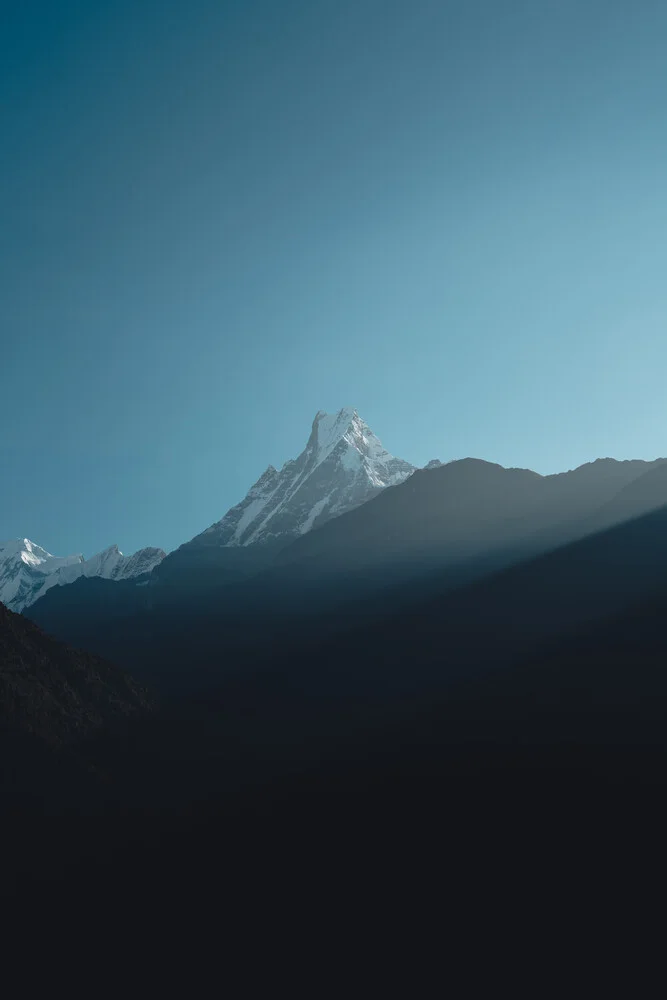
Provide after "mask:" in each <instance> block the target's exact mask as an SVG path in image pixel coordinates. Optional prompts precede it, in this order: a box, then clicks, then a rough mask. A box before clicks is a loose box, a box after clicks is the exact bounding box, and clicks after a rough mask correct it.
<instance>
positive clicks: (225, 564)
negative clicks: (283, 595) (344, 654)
mask: <svg viewBox="0 0 667 1000" xmlns="http://www.w3.org/2000/svg"><path fill="white" fill-rule="evenodd" d="M414 471H415V466H413V465H411V464H410V463H409V462H405V461H403V459H400V458H395V457H394V456H393V455H391V454H390V453H389V452H388V451H387V450H386V448H384V447H383V445H382V443H381V442H380V440H379V439H378V438H377V437H376V436H375V434H374V433H373V431H372V430H371V429H370V427H369V426H368V424H366V423H365V422H364V421H363V420H362V419H361V417H360V416H359V414H358V413H357V411H356V410H355V409H352V408H347V409H341V410H339V411H338V413H334V414H328V413H325V412H324V411H323V410H320V411H319V412H318V413H317V414H316V415H315V419H314V420H313V424H312V429H311V432H310V437H309V438H308V442H307V444H306V447H305V449H304V450H303V451H302V452H301V454H300V455H299V457H298V458H296V459H292V460H290V461H288V462H286V463H285V464H284V465H283V467H282V469H280V471H278V470H277V469H275V468H274V467H273V466H272V465H270V466H269V467H268V468H267V469H266V471H265V472H264V473H263V474H262V475H261V476H260V478H259V479H258V480H257V482H256V483H255V484H254V486H252V488H251V489H250V490H249V491H248V493H247V495H246V496H245V497H244V499H243V500H242V501H241V502H240V503H238V504H236V505H235V506H234V507H232V508H231V509H230V510H229V511H227V513H226V514H225V516H224V517H223V518H222V519H221V520H220V521H218V522H216V523H215V524H213V525H211V527H210V528H207V529H206V531H204V532H202V533H201V534H200V535H197V536H196V537H195V538H193V539H192V541H190V542H186V543H185V544H184V545H182V546H181V547H180V548H179V549H177V550H176V551H175V552H172V553H170V555H169V556H168V557H167V559H166V560H165V561H164V563H163V564H162V565H161V566H160V569H159V571H158V572H157V573H155V574H154V575H153V579H152V582H154V583H156V584H160V583H173V582H174V580H176V579H177V578H179V577H181V576H182V574H184V573H187V574H188V575H189V579H190V581H191V583H192V585H193V586H195V585H197V584H203V585H204V586H206V585H208V583H209V582H212V581H214V580H215V581H217V582H221V581H222V580H227V581H229V582H232V581H234V580H238V579H243V578H244V577H247V576H251V575H253V574H254V573H256V572H258V571H259V570H260V569H262V568H264V566H266V565H268V563H269V562H270V561H271V559H272V558H273V555H274V554H275V553H276V552H277V551H278V550H280V549H281V548H283V547H284V546H285V545H288V544H289V543H290V542H291V541H293V540H294V539H295V538H299V537H301V536H302V535H305V534H308V533H310V532H311V531H312V530H313V529H315V528H319V527H320V526H321V525H322V524H325V523H326V522H327V521H330V520H332V519H333V518H335V517H338V516H339V515H341V514H343V513H345V512H346V511H349V510H353V509H354V508H356V507H359V506H361V505H362V504H364V503H366V502H367V501H368V500H371V499H372V498H373V497H375V496H377V495H378V494H379V493H381V492H382V491H383V490H385V489H386V488H387V487H389V486H397V485H398V484H399V483H402V482H404V481H405V480H406V479H408V478H409V476H411V475H412V473H413V472H414ZM195 578H196V579H195Z"/></svg>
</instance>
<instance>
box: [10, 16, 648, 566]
mask: <svg viewBox="0 0 667 1000" xmlns="http://www.w3.org/2000/svg"><path fill="white" fill-rule="evenodd" d="M3 18H4V20H3V23H2V30H1V31H0V88H1V89H0V99H1V108H0V114H1V116H2V120H1V122H0V126H1V135H2V142H1V144H0V171H1V177H0V182H1V183H0V264H1V267H0V338H1V344H0V393H1V399H2V410H3V413H4V419H3V420H2V423H1V425H0V475H1V476H2V487H1V491H0V538H3V537H11V536H13V535H28V536H29V537H31V538H33V539H34V540H35V541H38V542H39V543H40V544H42V545H45V546H46V547H47V548H49V549H50V550H51V551H54V552H56V553H66V552H70V551H83V552H84V553H85V554H86V555H89V554H92V553H93V552H94V551H95V550H98V549H100V548H103V547H105V546H106V545H108V544H110V543H112V542H117V543H118V544H119V545H120V546H121V548H122V549H123V550H124V551H126V552H131V551H133V550H134V549H136V548H138V547H140V546H142V545H148V544H151V545H161V546H163V547H165V548H173V547H175V546H176V545H178V544H179V543H180V542H182V541H185V540H186V539H188V538H189V537H191V536H192V535H194V534H195V533H197V532H198V531H200V530H201V529H203V528H205V527H207V526H208V525H209V524H210V523H211V522H213V521H214V520H217V519H218V518H219V517H221V516H222V515H223V514H224V512H225V511H226V510H227V508H228V507H229V506H230V505H232V504H233V503H235V502H236V501H237V500H239V499H240V498H241V497H242V496H243V495H244V494H245V492H246V490H247V489H248V487H249V486H250V485H251V483H252V482H254V480H255V479H256V478H257V477H258V476H259V474H260V473H261V472H262V471H263V470H264V468H265V467H266V466H267V465H268V464H269V463H272V464H273V465H276V466H279V465H280V464H281V463H282V462H283V461H285V460H286V459H287V458H289V457H293V456H295V455H296V454H297V453H298V452H299V451H300V450H301V449H302V447H303V445H304V444H305V441H306V438H307V436H308V433H309V430H310V423H311V421H312V418H313V416H314V414H315V412H316V410H318V409H320V408H323V409H327V410H335V409H338V408H340V407H341V406H343V405H353V406H356V407H357V408H358V410H359V412H360V413H361V415H362V416H363V417H364V418H365V419H366V420H367V421H368V422H369V424H370V425H371V426H372V428H373V429H374V430H375V432H376V433H377V434H378V435H379V436H380V437H381V439H382V440H383V442H384V444H385V445H386V446H387V447H388V448H389V449H390V450H391V451H393V452H394V453H395V454H397V455H400V456H401V457H404V458H406V459H409V460H411V461H413V462H415V463H417V464H423V463H425V462H427V461H428V460H429V459H431V458H433V457H439V458H441V459H443V460H449V459H452V458H459V457H463V456H466V455H474V456H478V457H482V458H487V459H490V460H493V461H498V462H501V463H502V464H505V465H520V466H529V467H531V468H534V469H536V470H538V471H540V472H552V471H559V470H562V469H567V468H570V467H573V466H575V465H578V464H580V463H582V462H585V461H588V460H590V459H594V458H596V457H597V456H606V455H611V456H614V457H618V458H627V457H640V458H654V457H656V456H658V455H667V419H666V417H667V392H666V376H667V5H666V4H665V3H664V0H655V2H651V0H634V2H631V0H628V2H617V0H557V2H545V0H523V2H518V0H516V2H514V0H504V2H502V3H501V2H499V0H453V2H446V0H401V2H397V0H280V2H277V0H254V2H249V0H238V2H227V3H225V2H223V0H217V2H212V0H211V2H206V0H189V2H188V3H185V2H179V3H174V2H171V0H128V2H124V0H118V2H115V3H111V2H106V0H95V2H91V0H82V2H78V3H75V2H67V0H59V2H58V3H52V2H44V3H35V2H33V0H22V2H21V3H20V4H15V5H13V10H12V11H11V12H9V13H8V12H7V11H4V13H3Z"/></svg>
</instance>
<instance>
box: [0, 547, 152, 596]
mask: <svg viewBox="0 0 667 1000" xmlns="http://www.w3.org/2000/svg"><path fill="white" fill-rule="evenodd" d="M164 557H165V553H164V552H163V551H162V549H154V548H147V549H141V550H140V551H139V552H135V553H134V555H132V556H124V555H123V553H122V552H121V551H120V550H119V548H118V546H117V545H112V546H110V548H108V549H105V550H104V552H100V553H99V554H98V555H96V556H92V557H91V558H90V559H84V557H83V556H82V555H75V556H64V557H62V556H53V555H51V553H50V552H47V551H46V549H43V548H42V547H41V545H36V544H35V543H34V542H31V541H30V539H29V538H13V539H11V540H10V541H8V542H0V602H2V603H3V604H5V605H6V606H7V607H8V608H10V609H11V610H12V611H23V610H24V609H25V608H27V607H29V606H30V605H31V604H34V603H35V601H36V600H38V599H39V598H40V597H41V596H42V595H43V594H45V593H46V591H47V590H50V589H51V587H55V586H57V585H61V586H64V585H66V584H69V583H74V581H75V580H78V579H79V577H81V576H85V577H91V576H99V577H102V578H104V579H107V580H130V579H133V578H134V577H138V576H143V575H144V574H146V573H150V572H151V570H153V569H154V568H155V567H156V566H157V565H158V564H159V563H160V562H161V561H162V560H163V559H164Z"/></svg>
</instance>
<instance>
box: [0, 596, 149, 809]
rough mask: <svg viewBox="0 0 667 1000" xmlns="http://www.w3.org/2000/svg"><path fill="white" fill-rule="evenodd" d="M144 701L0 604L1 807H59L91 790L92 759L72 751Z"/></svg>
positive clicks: (138, 711)
mask: <svg viewBox="0 0 667 1000" xmlns="http://www.w3.org/2000/svg"><path fill="white" fill-rule="evenodd" d="M152 703H153V702H152V698H151V697H150V696H149V695H148V693H147V692H146V691H145V690H144V689H143V688H142V687H141V686H140V685H139V684H137V683H135V681H134V680H133V679H132V678H131V677H130V676H129V675H128V674H127V673H125V672H124V671H121V670H119V669H117V668H116V667H113V666H112V665H111V664H109V663H107V662H105V661H104V660H102V659H101V658H99V657H97V656H93V655H91V654H90V653H86V652H84V651H82V650H80V649H75V648H73V647H71V646H67V645H66V644H64V643H62V642H58V641H57V640H55V639H53V638H51V637H50V636H48V635H46V634H45V633H44V632H42V631H41V629H39V628H38V627H37V626H36V625H34V624H33V623H32V622H30V621H28V619H26V618H24V617H23V616H22V615H17V614H14V613H13V612H11V611H9V610H8V609H7V608H5V606H4V605H2V604H0V743H1V749H2V771H1V776H2V808H3V811H5V812H6V811H11V810H13V809H17V808H27V807H29V806H30V804H32V807H36V806H37V805H39V807H40V808H42V807H43V808H46V809H59V808H60V806H62V805H63V804H64V802H65V800H67V802H68V803H70V802H71V801H72V798H73V796H74V797H76V796H79V795H83V796H87V795H88V794H89V793H90V794H94V792H93V789H94V786H95V781H94V780H93V778H92V774H93V772H94V767H92V761H91V760H89V759H86V758H85V756H83V757H82V756H80V755H79V752H78V748H79V747H80V746H81V745H82V744H83V743H84V742H85V741H86V740H89V739H91V737H93V736H94V734H96V733H98V732H100V731H107V730H108V731H110V732H112V731H114V730H120V731H122V730H123V728H124V727H125V726H126V725H127V723H128V721H129V720H130V719H131V718H132V717H134V716H143V714H144V713H145V712H146V711H147V710H148V709H149V708H151V706H152ZM84 776H85V777H84ZM82 781H83V782H84V784H81V782H82Z"/></svg>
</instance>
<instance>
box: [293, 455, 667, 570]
mask: <svg viewBox="0 0 667 1000" xmlns="http://www.w3.org/2000/svg"><path fill="white" fill-rule="evenodd" d="M643 483H646V484H647V485H648V484H653V487H652V490H651V493H650V497H649V496H648V494H647V486H641V485H640V484H643ZM620 498H624V499H623V501H622V502H621V499H620ZM660 503H667V462H665V461H664V460H658V461H657V462H653V463H649V462H639V461H637V462H616V461H613V460H611V459H605V460H600V461H598V462H595V463H590V464H588V465H586V466H581V467H579V468H578V469H574V470H572V471H570V472H567V473H560V474H557V475H551V476H541V475H538V473H536V472H532V471H531V470H529V469H506V468H504V467H503V466H500V465H497V464H494V463H491V462H484V461H482V460H480V459H473V458H466V459H462V460H458V461H453V462H448V463H446V464H443V463H441V462H436V461H432V462H429V464H428V465H427V466H426V468H424V469H420V470H417V471H416V472H415V473H414V474H413V475H412V476H411V477H410V478H409V479H408V480H407V481H406V482H404V483H402V484H400V485H399V486H397V487H396V488H395V489H392V490H388V491H386V492H384V493H383V494H381V495H380V496H378V497H376V498H375V499H374V500H372V501H371V502H370V503H368V504H364V505H362V506H360V507H358V508H357V509H355V510H353V511H350V512H348V513H346V514H344V515H343V516H342V517H339V518H337V519H335V520H332V521H330V522H328V523H327V524H325V525H323V526H322V527H321V528H320V529H319V530H318V531H314V532H311V533H309V534H307V535H304V536H303V537H300V538H298V539H295V540H294V542H293V543H292V544H291V545H289V546H288V547H287V548H285V549H283V550H282V551H281V552H280V553H279V554H278V555H277V556H276V558H275V559H274V563H273V572H275V574H276V575H277V574H278V573H280V574H282V575H283V576H285V575H286V574H288V571H289V576H291V578H292V579H296V578H301V579H302V580H303V579H308V580H311V581H312V580H316V579H324V578H327V577H329V578H332V577H335V576H341V575H345V576H346V577H347V579H348V580H349V582H350V585H351V586H356V585H358V584H359V583H360V582H361V580H362V579H363V578H364V577H367V578H369V579H371V580H375V581H376V582H380V581H382V580H384V581H385V582H389V581H390V580H391V579H392V578H406V577H415V576H420V575H425V574H428V573H430V572H432V571H433V572H439V573H443V572H447V573H448V574H450V576H451V578H452V580H453V582H457V583H460V582H463V581H464V580H465V579H466V578H469V577H470V576H471V575H476V576H479V575H481V574H483V573H485V572H489V571H490V570H491V569H496V568H501V567H502V566H504V565H509V564H510V563H512V562H517V561H519V560H521V559H524V558H526V557H529V556H532V555H537V554H539V553H541V552H545V551H547V550H548V549H550V548H555V547H556V546H558V545H563V544H566V543H567V542H570V541H573V540H575V539H577V538H582V537H584V536H585V535H587V534H591V533H593V532H594V531H596V530H602V529H603V528H606V527H610V526H611V525H613V524H618V523H620V522H622V521H623V520H627V519H629V518H631V517H633V516H639V515H641V514H643V513H645V512H646V511H647V510H649V509H652V507H657V506H660Z"/></svg>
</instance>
